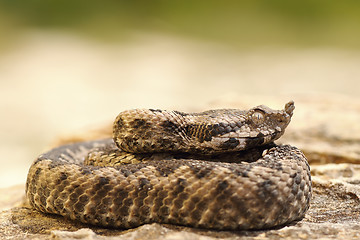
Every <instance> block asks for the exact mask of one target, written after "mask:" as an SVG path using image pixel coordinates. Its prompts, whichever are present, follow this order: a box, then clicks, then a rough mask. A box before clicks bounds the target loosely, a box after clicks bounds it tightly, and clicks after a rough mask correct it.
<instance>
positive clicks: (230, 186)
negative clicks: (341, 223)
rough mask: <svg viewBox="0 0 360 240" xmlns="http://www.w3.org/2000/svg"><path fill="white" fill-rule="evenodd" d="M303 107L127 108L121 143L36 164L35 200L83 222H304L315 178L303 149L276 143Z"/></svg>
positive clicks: (56, 154) (118, 132)
mask: <svg viewBox="0 0 360 240" xmlns="http://www.w3.org/2000/svg"><path fill="white" fill-rule="evenodd" d="M293 110H294V103H293V102H289V103H287V104H286V105H285V109H284V110H272V109H270V108H268V107H266V106H263V105H261V106H258V107H254V108H252V109H250V110H247V111H241V110H234V109H222V110H211V111H206V112H202V113H192V114H187V113H182V112H178V111H163V110H154V109H148V110H145V109H136V110H128V111H124V112H122V113H120V114H119V115H118V117H117V118H116V120H115V122H114V128H113V139H103V140H94V141H87V142H80V143H74V144H69V145H64V146H60V147H57V148H54V149H52V150H50V151H49V152H47V153H44V154H42V155H40V156H39V157H38V158H37V159H36V160H35V162H34V163H33V164H32V166H31V167H30V170H29V174H28V178H27V183H26V194H27V198H28V199H29V202H30V204H31V205H32V206H33V207H34V208H36V209H38V210H40V211H42V212H45V213H53V214H59V215H62V216H65V217H67V218H70V219H73V220H78V221H81V222H83V223H89V224H93V225H100V226H105V227H117V228H132V227H137V226H139V225H142V224H146V223H153V222H158V223H170V224H176V225H185V226H192V227H200V228H210V229H234V230H237V229H265V228H271V227H275V226H280V225H284V224H287V223H289V222H292V221H294V220H298V219H301V218H302V217H303V216H304V215H305V212H306V211H307V209H308V208H309V204H310V198H311V176H310V169H309V165H308V163H307V160H306V158H305V156H304V155H303V153H302V152H301V151H300V150H299V149H297V148H296V147H293V146H290V145H276V144H274V143H273V141H274V140H276V139H278V138H279V137H280V136H281V135H282V134H283V133H284V130H285V128H286V126H287V125H288V124H289V122H290V119H291V116H292V114H293Z"/></svg>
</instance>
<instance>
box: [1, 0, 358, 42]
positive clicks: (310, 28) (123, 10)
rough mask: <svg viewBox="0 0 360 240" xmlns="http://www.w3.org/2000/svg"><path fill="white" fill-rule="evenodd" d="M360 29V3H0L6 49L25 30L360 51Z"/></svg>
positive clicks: (99, 37) (15, 0)
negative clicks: (136, 33)
mask: <svg viewBox="0 0 360 240" xmlns="http://www.w3.org/2000/svg"><path fill="white" fill-rule="evenodd" d="M359 23H360V2H359V1H355V0H353V1H345V2H344V1H326V0H317V1H308V0H307V1H279V0H275V1H212V0H210V1H165V0H163V1H158V0H156V1H106V2H103V1H69V0H64V1H40V0H37V1H36V0H29V1H19V0H7V1H4V0H2V1H0V32H2V33H3V34H5V35H3V34H2V37H1V40H2V41H3V42H7V41H13V40H14V39H16V37H18V34H19V33H21V32H22V31H24V30H25V29H41V30H54V29H56V30H62V31H67V32H72V33H76V34H81V35H84V36H86V37H89V38H93V39H97V40H102V41H109V40H111V41H118V40H124V39H127V37H129V33H131V32H134V31H156V32H164V33H167V34H175V35H180V36H185V37H190V38H196V39H200V40H205V41H217V42H220V43H222V44H228V45H231V46H234V47H240V48H244V47H258V46H291V47H309V46H310V47H318V46H321V47H324V46H326V47H344V48H356V49H358V48H359V46H360V31H359ZM5 36H6V37H5ZM3 44H4V43H3Z"/></svg>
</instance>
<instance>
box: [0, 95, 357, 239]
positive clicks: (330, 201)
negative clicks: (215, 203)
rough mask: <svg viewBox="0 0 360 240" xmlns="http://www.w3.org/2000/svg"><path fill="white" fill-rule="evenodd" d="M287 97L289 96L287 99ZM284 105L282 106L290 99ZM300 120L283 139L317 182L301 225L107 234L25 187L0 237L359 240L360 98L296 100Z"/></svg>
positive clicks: (6, 213)
mask: <svg viewBox="0 0 360 240" xmlns="http://www.w3.org/2000/svg"><path fill="white" fill-rule="evenodd" d="M230 99H231V100H229V101H228V100H226V99H222V100H216V101H215V102H214V103H212V104H211V106H209V108H210V107H221V106H225V105H226V106H228V107H248V106H253V105H254V103H255V104H257V103H263V102H266V103H267V105H269V106H271V107H273V108H277V107H283V105H284V103H285V102H283V101H284V100H283V99H280V98H279V97H277V98H272V100H271V99H270V101H269V98H263V99H262V98H259V97H255V96H248V97H244V96H242V97H241V99H240V98H239V99H236V98H234V97H232V98H230ZM286 100H287V99H286ZM286 100H285V101H286ZM294 100H295V104H296V110H295V115H294V118H293V121H292V123H291V124H290V126H289V129H288V131H287V132H286V134H285V135H284V137H283V138H282V139H281V141H282V142H284V143H285V142H286V143H291V144H293V145H296V146H298V147H300V148H301V149H302V150H303V151H304V152H305V153H306V156H307V157H308V159H309V162H310V164H311V173H312V180H313V197H312V201H311V207H310V209H309V211H308V212H307V214H306V216H305V218H304V219H303V220H301V221H299V222H296V223H293V224H291V225H288V226H284V227H281V228H278V229H271V230H261V231H212V230H203V229H193V228H187V227H180V226H172V225H162V224H148V225H144V226H141V227H138V228H135V229H129V230H119V229H103V228H99V227H93V226H88V225H84V224H80V223H75V222H73V221H70V220H66V219H64V218H62V217H60V216H54V215H49V214H42V213H39V212H37V211H35V210H33V209H32V208H31V207H30V206H29V205H28V204H27V203H26V202H24V186H15V187H12V188H7V189H0V239H3V238H7V239H23V238H28V239H49V238H52V239H115V238H116V237H119V236H121V239H216V238H223V239H279V238H286V239H319V238H321V239H359V238H360V165H358V164H359V163H360V151H359V150H358V149H360V125H359V122H360V101H359V100H357V99H349V98H347V97H339V96H338V97H334V96H297V97H296V98H294ZM110 134H111V130H109V128H108V127H106V128H103V129H100V130H96V131H90V132H87V133H86V134H84V133H79V134H78V135H74V136H72V137H71V138H62V140H61V141H60V142H59V143H64V142H68V141H78V140H83V139H92V138H99V137H104V136H108V135H110Z"/></svg>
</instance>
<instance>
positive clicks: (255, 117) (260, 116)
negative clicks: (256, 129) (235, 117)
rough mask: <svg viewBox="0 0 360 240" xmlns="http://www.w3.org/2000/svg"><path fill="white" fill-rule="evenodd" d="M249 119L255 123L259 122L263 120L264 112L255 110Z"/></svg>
mask: <svg viewBox="0 0 360 240" xmlns="http://www.w3.org/2000/svg"><path fill="white" fill-rule="evenodd" d="M251 119H252V121H253V123H255V124H257V125H258V124H261V123H263V122H264V113H262V112H260V111H256V112H254V113H253V114H252V115H251Z"/></svg>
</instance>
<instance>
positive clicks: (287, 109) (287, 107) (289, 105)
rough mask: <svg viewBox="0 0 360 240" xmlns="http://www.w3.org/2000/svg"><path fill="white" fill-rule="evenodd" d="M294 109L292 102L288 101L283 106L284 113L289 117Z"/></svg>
mask: <svg viewBox="0 0 360 240" xmlns="http://www.w3.org/2000/svg"><path fill="white" fill-rule="evenodd" d="M294 109H295V103H294V101H293V100H291V101H289V102H288V103H287V104H285V109H284V110H285V112H286V113H287V114H289V115H290V117H291V116H292V115H293V111H294Z"/></svg>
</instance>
